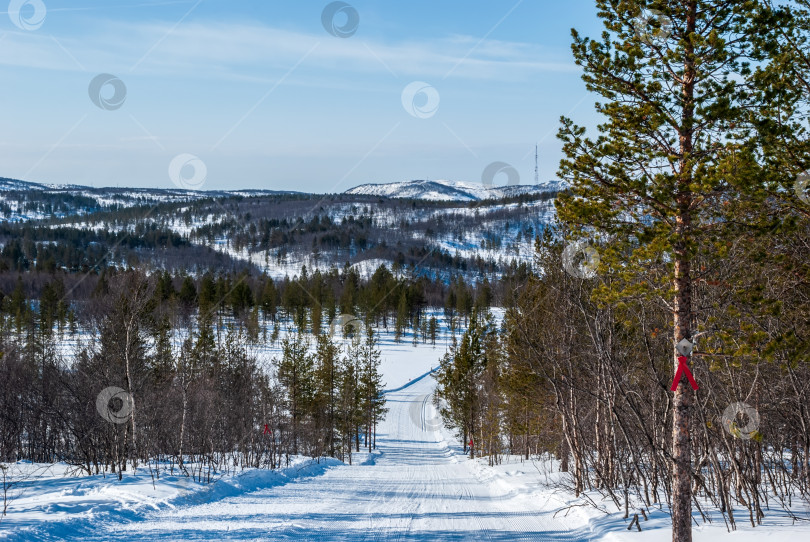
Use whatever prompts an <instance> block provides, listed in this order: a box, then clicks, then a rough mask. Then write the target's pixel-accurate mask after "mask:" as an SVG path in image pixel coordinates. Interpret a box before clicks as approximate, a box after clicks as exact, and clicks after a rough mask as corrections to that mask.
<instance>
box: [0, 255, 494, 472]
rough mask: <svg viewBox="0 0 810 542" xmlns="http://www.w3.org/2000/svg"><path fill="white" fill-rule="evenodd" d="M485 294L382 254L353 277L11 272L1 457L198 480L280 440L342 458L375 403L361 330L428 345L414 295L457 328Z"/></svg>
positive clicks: (434, 333)
mask: <svg viewBox="0 0 810 542" xmlns="http://www.w3.org/2000/svg"><path fill="white" fill-rule="evenodd" d="M77 279H83V280H77ZM77 292H82V295H75V294H76V293H77ZM492 301H493V299H492V287H491V285H489V283H488V282H487V281H483V282H481V283H480V284H467V283H466V282H465V281H464V279H463V278H461V277H458V278H457V279H456V280H454V281H453V283H452V284H450V285H445V284H443V283H440V282H432V281H430V280H428V279H426V278H424V277H421V278H415V279H414V278H411V277H408V276H405V275H404V274H403V275H400V276H399V277H397V276H395V275H394V274H393V273H392V272H391V271H389V270H388V268H387V267H385V266H380V267H379V268H378V269H377V271H376V272H375V273H374V274H373V275H372V276H371V277H370V278H368V279H362V278H361V277H360V276H359V275H358V274H357V273H356V271H355V270H354V269H352V268H350V267H346V268H345V269H343V270H333V271H330V272H328V273H323V274H322V273H321V272H320V271H315V272H314V273H309V272H308V271H307V270H306V268H303V269H302V271H301V273H300V275H298V276H296V277H295V278H294V279H291V280H287V281H283V282H282V281H280V282H279V283H276V282H274V281H273V280H272V279H270V278H269V277H266V276H251V275H249V274H248V273H240V274H238V275H235V274H229V273H224V274H218V275H214V274H206V275H203V276H202V277H198V278H192V277H191V276H189V275H185V276H179V275H178V276H172V275H171V274H169V273H168V272H157V273H153V274H151V275H148V274H146V273H143V272H141V271H138V270H120V269H117V268H108V269H106V270H105V271H103V272H102V273H100V274H98V275H85V276H83V277H81V276H80V277H76V276H74V275H70V274H66V273H64V272H54V273H48V274H25V275H20V276H18V278H17V281H16V283H15V285H14V288H13V289H12V290H11V291H9V292H8V294H6V295H4V296H3V298H2V302H0V307H1V308H2V310H0V325H1V326H2V330H3V333H2V335H0V412H1V413H2V416H0V461H5V462H8V461H15V460H21V459H25V460H30V461H36V462H57V461H65V462H67V463H70V464H74V465H76V466H77V467H79V468H80V469H82V470H83V471H84V472H86V473H88V474H91V473H99V472H114V473H117V474H118V476H119V477H120V476H121V475H122V473H123V472H124V471H126V470H127V469H128V468H129V469H132V468H137V467H138V466H139V465H141V466H149V465H151V464H156V463H159V464H161V465H164V466H165V465H166V464H169V465H171V466H172V468H174V467H175V466H176V467H177V468H179V469H180V470H181V471H184V472H186V473H188V474H189V475H193V476H195V477H197V478H198V479H201V480H210V477H211V475H212V473H221V472H223V471H226V470H228V469H232V468H244V467H249V466H252V467H269V468H275V467H278V466H279V465H282V464H285V463H286V462H287V461H288V460H289V457H290V455H295V454H302V455H307V456H313V457H320V456H331V457H338V458H340V459H341V460H345V461H347V462H351V461H352V452H353V451H354V452H357V451H359V450H360V449H361V448H362V447H367V448H368V449H373V448H374V446H375V444H376V443H375V441H376V438H375V436H376V426H377V423H378V421H379V420H380V419H381V417H382V416H384V414H385V412H386V407H385V398H384V396H383V394H382V390H383V389H384V386H385V382H384V381H383V378H382V375H381V374H380V369H379V367H380V350H379V347H378V346H377V332H376V330H379V329H392V331H393V334H394V338H395V340H397V341H399V340H402V339H403V337H404V336H405V334H406V333H407V334H409V335H411V336H412V340H413V341H414V342H418V341H421V342H423V343H432V344H434V345H435V344H436V342H437V339H439V338H440V333H441V330H440V328H439V324H438V321H437V318H436V316H435V314H433V313H430V312H428V310H427V309H428V308H431V307H435V306H439V307H444V314H445V316H446V317H447V318H449V320H450V321H451V322H453V324H452V327H453V328H454V329H455V328H456V326H458V328H459V329H461V328H462V327H463V326H464V325H465V321H466V320H467V319H468V318H469V316H470V315H471V314H473V312H474V311H476V310H488V308H489V307H490V305H491V304H492ZM268 348H271V349H273V350H274V351H278V354H277V355H272V356H271V355H270V354H268ZM190 469H196V470H195V471H193V472H192V471H191V470H190Z"/></svg>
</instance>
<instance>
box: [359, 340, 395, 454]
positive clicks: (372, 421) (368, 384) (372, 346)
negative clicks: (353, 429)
mask: <svg viewBox="0 0 810 542" xmlns="http://www.w3.org/2000/svg"><path fill="white" fill-rule="evenodd" d="M367 329H368V333H367V335H366V339H365V341H364V342H363V343H362V344H360V345H359V346H358V348H357V360H358V366H359V370H360V379H359V389H360V410H361V411H362V416H363V418H362V423H363V426H364V429H365V433H366V447H367V448H368V451H369V452H370V451H371V450H372V449H373V448H375V447H376V430H377V423H378V422H379V421H380V420H382V419H383V417H384V416H385V413H386V412H388V409H387V408H386V406H385V395H384V394H383V388H384V387H385V383H383V381H382V374H381V373H380V363H381V355H380V349H379V348H378V347H377V339H376V337H375V336H374V330H373V329H372V328H371V326H369V327H368V328H367Z"/></svg>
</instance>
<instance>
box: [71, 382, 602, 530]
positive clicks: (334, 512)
mask: <svg viewBox="0 0 810 542" xmlns="http://www.w3.org/2000/svg"><path fill="white" fill-rule="evenodd" d="M434 386H435V382H434V381H433V380H432V379H431V378H429V377H428V378H422V379H419V380H417V381H414V382H413V383H412V384H411V385H409V386H406V387H404V388H401V389H398V390H394V391H390V392H388V393H387V394H386V396H387V399H388V407H389V412H388V415H387V417H386V420H385V421H384V422H383V423H382V424H381V425H380V427H379V428H378V437H377V450H378V451H377V452H376V453H374V454H372V455H371V456H369V455H367V454H359V456H357V459H360V460H363V459H365V461H363V463H362V464H355V465H352V466H349V465H338V466H334V467H331V468H329V469H327V470H326V471H325V472H324V473H323V474H322V475H319V476H311V477H304V478H299V479H296V480H295V481H292V482H290V483H287V484H285V485H280V486H274V487H268V488H266V489H259V490H256V491H251V492H247V493H242V494H238V495H235V496H229V497H225V498H222V499H220V500H216V501H213V502H207V503H200V504H188V505H186V506H182V507H179V508H175V509H164V510H158V511H153V512H147V513H145V514H142V515H138V516H136V517H131V518H129V519H125V520H123V521H122V522H115V523H113V522H104V523H101V524H96V525H92V522H90V525H92V527H90V526H88V525H87V524H85V525H84V528H80V529H79V531H81V532H76V533H75V536H76V538H75V539H76V540H78V539H82V540H111V539H115V540H132V541H135V540H139V541H140V540H153V541H177V540H295V541H331V540H334V541H349V542H353V541H389V540H393V541H425V542H427V541H430V542H438V541H445V540H450V541H460V540H476V541H477V540H482V541H487V540H491V541H510V542H513V541H530V540H543V541H560V542H561V541H573V540H588V539H590V538H591V536H592V533H591V532H590V531H589V530H588V529H587V527H584V526H583V524H582V522H581V520H576V519H574V518H565V517H557V518H555V517H553V516H554V512H555V511H556V509H557V507H556V506H554V505H551V504H549V503H548V502H547V499H545V498H535V499H533V498H530V497H529V496H527V495H525V494H517V495H516V494H514V492H513V493H509V492H508V490H506V489H504V488H503V486H502V485H498V484H494V483H490V482H491V481H488V480H484V479H482V478H483V477H482V475H481V469H480V468H478V467H477V466H476V464H475V463H473V462H470V461H467V460H465V459H463V458H460V457H459V456H457V455H455V454H454V453H453V452H452V451H451V450H450V449H449V448H448V446H447V444H446V443H445V442H443V441H442V440H441V436H440V433H439V432H438V431H437V428H436V427H435V426H436V425H437V420H436V419H435V417H434V415H433V414H432V412H430V411H431V410H432V408H431V406H430V403H429V396H430V394H431V393H432V391H433V388H434ZM65 534H67V533H65V532H64V531H63V532H62V533H61V535H63V536H64V535H65ZM60 539H61V538H60Z"/></svg>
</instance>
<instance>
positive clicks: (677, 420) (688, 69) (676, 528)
mask: <svg viewBox="0 0 810 542" xmlns="http://www.w3.org/2000/svg"><path fill="white" fill-rule="evenodd" d="M686 7H687V13H686V17H687V20H686V32H685V35H686V36H689V35H690V34H692V33H693V32H694V31H695V20H696V12H697V1H696V0H692V1H690V2H689V3H688V5H687V6H686ZM694 94H695V51H694V45H692V43H691V42H689V43H688V44H687V45H686V48H685V60H684V74H683V80H682V96H683V109H682V116H681V127H680V134H679V146H680V154H681V156H680V160H679V162H680V163H679V164H678V165H679V170H680V175H681V176H680V179H679V182H678V187H677V189H678V195H677V206H678V214H677V216H676V236H677V237H676V240H675V244H674V252H675V280H674V287H675V300H674V302H675V305H674V309H675V310H674V318H673V324H674V325H673V332H674V333H673V336H674V337H673V338H674V342H675V344H677V343H678V342H680V341H681V340H682V339H691V338H692V330H691V325H692V273H691V249H692V247H691V246H690V242H689V241H690V234H691V229H692V210H691V207H692V193H691V191H690V188H689V185H690V184H691V182H692V174H691V167H692V166H691V160H692V156H691V154H692V150H693V137H694V127H693V123H694V112H695V103H694ZM673 361H674V370H675V371H677V370H678V352H677V350H673ZM693 396H694V392H693V390H692V388H691V387H690V386H689V384H688V382H687V380H686V378H683V377H682V378H681V381H680V382H679V383H678V387H677V388H676V390H675V397H674V405H673V406H674V410H673V415H672V463H673V465H672V540H673V542H691V541H692V437H691V434H690V423H691V419H692V408H693V403H694V397H693Z"/></svg>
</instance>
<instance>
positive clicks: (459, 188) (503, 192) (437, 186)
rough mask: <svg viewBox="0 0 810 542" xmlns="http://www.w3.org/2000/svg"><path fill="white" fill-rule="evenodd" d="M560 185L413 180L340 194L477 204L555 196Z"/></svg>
mask: <svg viewBox="0 0 810 542" xmlns="http://www.w3.org/2000/svg"><path fill="white" fill-rule="evenodd" d="M566 187H567V184H566V183H565V182H563V181H556V180H555V181H547V182H544V183H541V184H537V185H530V184H517V185H510V186H485V185H483V184H481V183H471V182H465V181H448V180H436V181H426V180H413V181H402V182H393V183H380V184H361V185H360V186H355V187H354V188H350V189H349V190H346V192H344V194H353V195H364V196H382V197H386V198H404V199H420V200H431V201H481V200H489V199H502V198H508V197H513V196H520V195H523V194H543V193H556V192H559V191H561V190H564V189H565V188H566Z"/></svg>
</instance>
